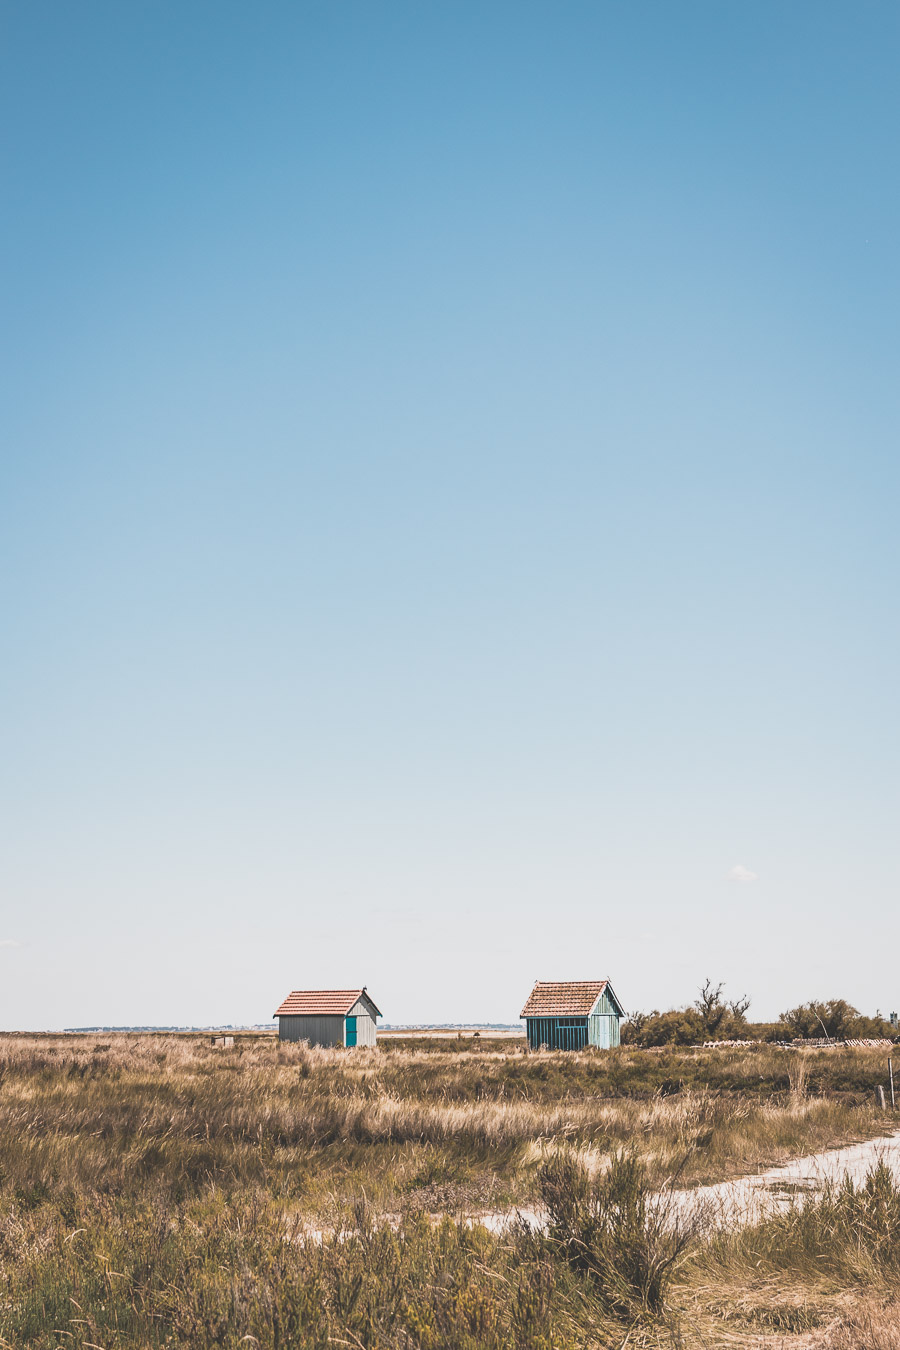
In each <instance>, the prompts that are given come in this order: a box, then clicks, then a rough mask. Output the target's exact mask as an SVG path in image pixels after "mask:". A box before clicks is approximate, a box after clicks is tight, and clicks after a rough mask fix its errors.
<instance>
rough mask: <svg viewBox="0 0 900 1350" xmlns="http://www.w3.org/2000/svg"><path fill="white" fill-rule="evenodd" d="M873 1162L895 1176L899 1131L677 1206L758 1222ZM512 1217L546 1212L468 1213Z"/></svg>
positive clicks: (899, 1163)
mask: <svg viewBox="0 0 900 1350" xmlns="http://www.w3.org/2000/svg"><path fill="white" fill-rule="evenodd" d="M878 1162H884V1163H885V1164H886V1165H887V1166H888V1167H889V1168H890V1169H891V1171H892V1172H893V1174H894V1176H895V1178H896V1179H897V1180H898V1182H900V1134H896V1135H893V1134H887V1135H882V1136H881V1137H879V1138H877V1139H867V1140H866V1141H865V1142H864V1143H862V1144H850V1145H848V1146H847V1147H845V1148H832V1149H827V1150H826V1151H825V1152H823V1153H811V1154H809V1155H807V1156H806V1157H804V1158H794V1159H792V1160H791V1161H790V1162H787V1163H784V1164H783V1165H782V1166H780V1167H771V1168H769V1169H768V1170H767V1171H765V1172H759V1173H758V1174H757V1175H755V1176H749V1177H738V1178H737V1179H736V1180H735V1181H720V1182H717V1183H716V1184H715V1185H714V1186H698V1187H697V1188H696V1189H694V1190H689V1191H676V1192H675V1193H674V1201H675V1206H676V1212H677V1213H678V1214H679V1215H680V1216H682V1217H684V1218H699V1219H702V1220H704V1222H706V1223H709V1224H711V1225H716V1226H724V1227H735V1226H736V1225H739V1224H750V1223H758V1222H759V1221H760V1220H761V1219H764V1218H766V1216H767V1215H770V1214H774V1213H777V1212H778V1211H779V1210H781V1209H785V1208H786V1207H787V1206H788V1205H789V1204H791V1203H793V1202H794V1201H795V1200H796V1199H797V1197H798V1196H803V1195H804V1194H815V1193H816V1191H817V1190H819V1189H820V1188H821V1187H822V1186H823V1185H824V1184H825V1182H829V1181H830V1182H840V1181H841V1180H842V1179H843V1177H844V1176H850V1177H852V1179H853V1180H854V1181H855V1182H857V1183H859V1182H861V1181H864V1180H865V1177H866V1173H867V1172H868V1171H869V1169H870V1168H871V1167H874V1166H875V1164H876V1163H878ZM516 1218H521V1219H524V1221H525V1222H526V1223H528V1224H529V1225H530V1226H531V1227H532V1228H543V1227H544V1226H545V1224H546V1222H547V1215H546V1212H545V1211H543V1210H542V1209H540V1208H522V1209H516V1210H498V1211H495V1212H494V1213H492V1214H482V1215H478V1216H473V1222H475V1223H481V1224H484V1226H485V1228H488V1229H490V1230H491V1232H494V1233H500V1232H503V1230H504V1229H506V1228H508V1227H509V1225H510V1224H511V1223H513V1222H514V1221H515V1220H516Z"/></svg>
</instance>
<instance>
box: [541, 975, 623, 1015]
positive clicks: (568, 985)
mask: <svg viewBox="0 0 900 1350" xmlns="http://www.w3.org/2000/svg"><path fill="white" fill-rule="evenodd" d="M608 983H609V981H608V980H555V981H554V980H538V981H537V983H536V984H535V986H534V988H533V989H532V991H531V994H530V995H529V998H528V1002H527V1003H526V1004H525V1007H524V1008H523V1009H522V1011H521V1013H520V1014H519V1016H520V1017H587V1016H588V1014H589V1013H590V1011H591V1008H593V1006H594V1004H595V1003H596V1002H597V999H598V998H599V997H600V995H601V994H602V993H603V991H604V989H605V988H606V986H607V984H608Z"/></svg>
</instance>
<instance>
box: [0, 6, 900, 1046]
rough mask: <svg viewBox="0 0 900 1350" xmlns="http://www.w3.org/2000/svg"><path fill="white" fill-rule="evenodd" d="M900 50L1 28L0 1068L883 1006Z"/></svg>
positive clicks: (893, 886) (898, 32)
mask: <svg viewBox="0 0 900 1350" xmlns="http://www.w3.org/2000/svg"><path fill="white" fill-rule="evenodd" d="M898 38H900V9H898V7H897V5H896V4H894V3H893V2H892V3H861V4H852V3H850V2H849V0H847V2H846V3H841V4H834V3H827V2H823V0H814V2H813V0H808V2H805V3H804V2H802V0H800V2H795V3H791V4H784V3H766V2H765V0H753V3H750V2H749V0H748V2H747V3H742V4H728V5H723V4H721V3H718V0H717V2H716V3H712V2H710V3H699V2H696V0H695V2H693V3H689V2H686V3H682V4H677V5H675V4H671V3H669V2H668V0H658V2H657V3H648V2H647V0H635V3H628V4H625V3H618V2H616V3H612V2H611V0H607V2H606V3H588V4H580V3H566V4H555V3H549V0H548V2H547V3H542V4H534V3H528V2H527V0H514V2H512V3H500V2H499V0H496V2H494V3H487V4H484V3H477V4H476V3H471V2H468V0H463V2H461V3H456V2H455V0H454V3H442V4H428V5H423V4H420V3H394V2H389V3H381V4H370V3H362V2H361V0H345V2H344V3H340V4H331V3H315V4H313V3H284V4H275V3H269V4H259V5H250V4H246V3H243V0H242V2H241V3H223V2H222V0H215V3H212V2H210V3H199V2H198V0H188V2H187V3H185V2H184V0H179V3H174V2H171V3H152V4H150V3H137V0H135V3H129V4H125V5H123V4H120V3H100V2H99V0H95V2H94V3H91V4H86V5H85V4H81V5H78V4H69V3H62V0H56V2H54V3H51V2H49V0H47V2H43V0H36V2H35V3H30V4H25V3H19V4H13V3H6V4H4V5H3V7H2V10H0V103H2V109H0V125H2V128H3V132H2V137H3V141H2V162H0V175H2V183H3V189H2V218H0V274H2V275H0V280H2V293H0V310H2V339H0V340H2V369H3V386H4V392H3V397H2V401H0V437H2V465H0V585H2V638H3V657H2V662H0V687H2V711H0V745H2V753H0V819H2V825H0V829H2V874H0V881H2V899H0V1027H5V1028H14V1027H26V1028H37V1027H46V1026H49V1027H56V1026H63V1025H84V1024H88V1023H95V1022H102V1023H139V1022H153V1023H180V1022H207V1021H217V1020H222V1021H227V1022H231V1021H251V1022H253V1021H259V1020H264V1019H267V1018H268V1017H269V1016H270V1014H271V1013H272V1010H273V1009H274V1007H275V1006H276V1005H277V1003H278V1002H279V1001H280V1000H281V998H282V997H283V996H284V994H285V993H286V992H287V991H288V990H289V989H291V988H297V987H316V986H328V985H333V984H336V985H353V984H356V983H367V984H368V985H369V987H370V989H371V990H372V992H373V994H374V995H375V997H376V999H377V1001H378V1002H379V1004H380V1006H381V1007H382V1009H383V1010H384V1012H385V1014H386V1016H387V1017H388V1019H389V1020H393V1021H408V1020H415V1019H425V1020H441V1019H449V1020H454V1021H456V1020H464V1019H467V1018H488V1019H491V1020H510V1019H514V1018H515V1017H516V1016H517V1014H518V1012H519V1010H520V1008H521V1006H522V1003H523V1001H524V998H525V996H526V994H527V992H528V990H529V988H530V986H531V983H532V981H533V980H534V979H535V978H545V979H554V978H589V977H594V976H609V977H611V978H612V980H613V983H614V985H615V986H616V988H617V990H618V992H619V994H620V996H621V998H622V1000H623V1002H624V1003H625V1005H626V1006H627V1007H629V1008H650V1007H653V1006H661V1007H666V1006H669V1005H671V1004H672V1003H678V1002H683V1001H687V1000H689V999H691V998H693V997H694V995H695V992H696V988H697V986H698V985H699V984H700V983H701V982H702V981H703V979H704V977H706V976H707V975H710V976H712V977H713V978H715V979H723V980H725V981H727V988H728V991H730V992H732V993H733V994H735V995H737V994H740V993H743V992H744V991H746V992H748V993H750V994H751V995H752V996H753V999H754V1002H753V1012H754V1013H756V1014H757V1015H758V1016H773V1015H775V1014H776V1013H777V1012H778V1011H779V1010H780V1009H782V1008H784V1007H788V1006H791V1005H792V1004H795V1003H797V1002H799V1001H801V1000H803V999H806V998H810V997H829V996H832V995H840V996H844V997H847V998H849V999H851V1000H852V1001H853V1002H856V1003H857V1004H858V1005H860V1006H861V1007H863V1008H865V1009H866V1010H868V1011H874V1008H875V1007H876V1006H880V1007H881V1008H882V1010H885V1011H887V1010H888V1009H889V1008H890V1007H894V1006H897V1005H898V1004H900V986H898V982H897V975H896V971H897V959H896V958H897V941H898V932H897V923H896V913H897V902H898V882H900V861H898V858H900V850H898V846H897V823H898V807H900V801H898V797H900V793H898V750H900V745H898V741H900V734H898V724H897V715H896V710H897V686H898V677H900V640H898V622H897V617H898V616H897V593H898V581H900V578H898V545H897V523H896V522H897V509H898V487H900V483H898V478H900V466H898V453H897V446H898V438H897V432H898V398H897V388H898V381H897V374H898V370H897V358H898V318H897V316H898V312H900V295H898V239H900V218H898V217H900V210H898V208H900V188H898V172H897V169H898V164H897V149H898V140H897V128H898V117H900V107H898V104H900V93H898V80H897V69H898V59H900V42H898ZM736 867H738V868H740V869H742V870H740V871H739V872H738V873H737V874H736V875H737V876H743V877H745V878H746V877H747V875H748V874H750V875H754V876H755V878H756V879H755V880H751V879H745V880H735V879H729V874H731V873H732V870H733V869H734V868H736Z"/></svg>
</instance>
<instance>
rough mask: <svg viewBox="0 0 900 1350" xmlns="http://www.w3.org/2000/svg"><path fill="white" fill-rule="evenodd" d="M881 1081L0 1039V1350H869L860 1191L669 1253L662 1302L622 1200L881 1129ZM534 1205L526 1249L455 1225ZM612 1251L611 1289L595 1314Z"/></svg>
mask: <svg viewBox="0 0 900 1350" xmlns="http://www.w3.org/2000/svg"><path fill="white" fill-rule="evenodd" d="M885 1077H886V1062H885V1055H884V1052H883V1051H876V1050H872V1051H867V1050H860V1049H857V1050H848V1051H839V1050H823V1051H803V1052H797V1051H791V1050H786V1049H779V1048H776V1047H753V1048H749V1049H744V1050H740V1049H727V1050H683V1051H676V1050H667V1051H637V1050H633V1051H629V1050H620V1051H613V1052H597V1051H585V1052H583V1053H578V1054H554V1053H549V1054H548V1053H538V1054H527V1053H525V1051H524V1049H523V1048H522V1047H521V1046H519V1045H512V1046H511V1044H510V1042H509V1041H508V1040H505V1041H497V1042H491V1041H490V1040H489V1039H488V1038H486V1037H481V1038H480V1040H472V1039H464V1040H461V1041H456V1042H453V1041H451V1042H448V1041H446V1040H437V1039H435V1038H427V1037H423V1038H421V1039H415V1040H408V1039H407V1040H403V1041H393V1042H386V1043H385V1044H384V1045H383V1046H382V1047H381V1048H379V1049H378V1050H377V1051H374V1052H372V1051H365V1050H358V1051H349V1052H347V1051H326V1050H310V1049H309V1048H307V1047H303V1046H283V1047H282V1046H279V1045H278V1043H277V1042H276V1041H275V1040H274V1039H273V1038H272V1037H269V1036H264V1035H259V1036H253V1035H247V1036H238V1038H237V1040H236V1044H235V1046H234V1047H233V1048H230V1049H214V1048H213V1047H212V1046H211V1045H210V1038H209V1037H204V1036H155V1035H149V1034H147V1035H128V1036H68V1037H67V1036H31V1037H25V1036H6V1037H0V1344H4V1345H7V1346H12V1347H16V1350H18V1348H19V1347H23V1346H35V1347H37V1346H40V1347H45V1346H46V1347H49V1346H54V1347H55V1346H63V1345H65V1346H70V1347H72V1346H75V1347H86V1348H89V1347H92V1346H93V1347H96V1346H100V1347H102V1348H103V1350H112V1347H116V1346H118V1347H145V1346H146V1347H151V1346H152V1347H156V1346H181V1345H184V1346H199V1347H206V1346H214V1345H216V1346H218V1345H223V1346H235V1347H236V1346H238V1345H251V1346H252V1345H254V1344H257V1345H260V1346H264V1347H273V1350H275V1348H276V1347H287V1346H295V1345H301V1346H307V1345H308V1346H326V1345H349V1346H357V1347H358V1346H365V1347H384V1348H385V1350H388V1348H389V1347H391V1348H392V1347H398V1348H399V1347H403V1348H404V1350H406V1348H407V1347H409V1348H410V1350H411V1348H412V1347H423V1350H425V1348H428V1347H435V1348H437V1347H448V1348H449V1347H451V1346H452V1347H465V1346H471V1347H473V1348H474V1347H479V1348H480V1347H488V1348H490V1347H492V1346H498V1347H499V1346H521V1347H536V1348H537V1347H550V1346H554V1347H557V1346H584V1345H597V1346H607V1345H609V1346H613V1345H616V1346H618V1345H621V1344H625V1343H626V1338H627V1344H628V1345H630V1346H635V1345H638V1344H641V1345H644V1344H647V1345H649V1344H654V1345H665V1346H670V1345H671V1346H676V1345H682V1346H693V1345H697V1346H700V1345H720V1344H721V1345H743V1344H746V1345H755V1344H759V1345H769V1344H771V1345H773V1346H774V1345H776V1344H777V1345H788V1344H792V1343H794V1342H796V1344H797V1345H800V1344H801V1343H802V1344H809V1345H812V1344H821V1345H823V1346H825V1345H828V1346H833V1347H834V1350H849V1347H850V1346H851V1345H852V1346H871V1347H872V1350H881V1347H885V1348H887V1347H893V1346H895V1345H896V1344H897V1342H896V1341H894V1340H890V1339H885V1337H887V1336H890V1335H893V1334H894V1333H893V1332H892V1331H891V1326H892V1325H893V1318H894V1312H893V1310H892V1309H893V1305H892V1303H891V1300H892V1299H893V1298H894V1289H895V1285H894V1269H895V1263H896V1262H900V1200H898V1197H897V1196H896V1195H895V1194H894V1191H893V1188H892V1187H891V1186H890V1184H889V1182H887V1183H886V1182H885V1179H884V1178H883V1177H882V1178H881V1179H880V1181H878V1182H877V1185H878V1186H880V1188H881V1189H880V1190H877V1188H876V1191H875V1192H873V1195H872V1196H871V1197H867V1196H866V1195H862V1196H860V1195H856V1194H854V1195H850V1196H848V1195H843V1196H840V1195H835V1196H832V1197H830V1198H829V1197H825V1198H824V1199H823V1201H822V1202H821V1204H820V1205H819V1206H814V1207H810V1208H809V1210H808V1211H807V1212H805V1213H804V1214H802V1215H801V1214H797V1215H795V1216H788V1218H786V1219H779V1220H771V1221H770V1222H769V1223H767V1224H765V1225H763V1226H762V1227H760V1228H757V1229H752V1230H745V1231H744V1232H742V1233H740V1234H732V1235H729V1236H728V1237H727V1238H724V1237H722V1236H721V1235H719V1236H712V1235H709V1234H691V1235H687V1237H688V1238H689V1240H687V1241H686V1243H685V1246H684V1249H683V1250H680V1251H679V1252H678V1253H677V1254H676V1256H675V1257H674V1258H673V1260H672V1262H671V1267H668V1266H667V1267H665V1269H666V1272H667V1273H666V1276H665V1280H664V1284H665V1291H664V1295H663V1296H662V1297H661V1298H660V1299H657V1298H656V1297H655V1296H652V1297H651V1296H650V1295H649V1294H648V1293H647V1289H648V1288H649V1285H646V1282H644V1283H642V1281H644V1275H642V1274H641V1271H642V1270H643V1269H644V1265H645V1264H646V1262H647V1260H649V1259H650V1258H651V1257H653V1259H656V1258H659V1260H662V1261H663V1262H664V1261H665V1259H667V1251H668V1249H667V1245H666V1244H667V1242H668V1240H669V1238H668V1237H667V1236H666V1232H660V1231H655V1230H654V1228H653V1223H652V1222H651V1220H652V1210H653V1201H652V1198H651V1199H649V1200H648V1197H652V1194H653V1193H654V1192H655V1191H657V1190H658V1189H659V1187H660V1186H663V1185H664V1184H665V1181H666V1179H667V1178H668V1177H669V1176H671V1175H672V1174H673V1172H675V1171H676V1170H677V1171H678V1177H679V1180H678V1184H679V1185H690V1184H693V1183H699V1182H707V1181H712V1180H718V1179H721V1178H724V1177H728V1176H733V1175H737V1174H740V1173H743V1172H747V1171H752V1170H756V1169H758V1168H761V1167H763V1166H766V1165H769V1164H771V1163H773V1162H777V1161H779V1160H781V1159H783V1158H786V1157H789V1156H793V1155H796V1154H798V1153H803V1152H813V1151H816V1150H819V1149H821V1148H824V1147H828V1146H830V1145H835V1144H838V1143H842V1142H847V1141H849V1140H855V1139H862V1138H865V1137H869V1136H872V1135H874V1134H877V1133H882V1132H884V1131H885V1129H886V1128H888V1127H889V1126H890V1123H891V1122H890V1121H889V1120H886V1118H885V1116H884V1114H883V1113H881V1112H879V1111H878V1110H877V1108H876V1105H875V1088H876V1086H877V1085H878V1084H879V1083H883V1082H884V1081H885ZM617 1169H618V1170H617ZM629 1169H630V1170H629ZM620 1173H621V1175H620ZM626 1174H627V1175H626ZM623 1176H624V1177H625V1181H622V1177H623ZM617 1177H618V1178H619V1181H616V1178H617ZM626 1182H627V1185H626ZM614 1183H615V1184H617V1185H619V1184H621V1185H625V1187H626V1189H625V1192H623V1194H624V1195H625V1199H624V1200H623V1199H622V1197H621V1196H620V1197H619V1198H618V1199H616V1200H615V1201H614V1203H613V1202H611V1200H610V1195H609V1193H608V1192H605V1191H604V1190H603V1188H604V1187H607V1188H608V1187H609V1186H610V1185H613V1184H614ZM873 1184H874V1183H873ZM554 1188H555V1189H554ZM629 1188H630V1189H629ZM538 1197H542V1198H543V1199H544V1201H545V1203H547V1202H549V1201H552V1205H551V1207H553V1206H555V1210H554V1212H555V1213H557V1216H558V1223H557V1224H556V1226H555V1228H554V1230H553V1233H552V1234H548V1235H541V1236H536V1235H534V1234H529V1233H527V1232H524V1231H513V1232H512V1233H510V1234H508V1235H507V1236H505V1237H503V1238H498V1237H494V1236H491V1235H490V1234H489V1233H487V1232H486V1231H485V1230H484V1229H481V1228H479V1227H478V1226H477V1224H476V1225H474V1226H473V1225H472V1224H471V1222H467V1221H466V1220H470V1219H471V1218H472V1216H476V1217H477V1215H478V1214H479V1213H480V1212H485V1211H487V1210H491V1209H498V1208H502V1207H504V1206H506V1205H510V1204H514V1203H526V1202H529V1201H533V1200H535V1199H536V1198H538ZM548 1197H549V1201H548ZM567 1197H568V1198H567ZM573 1197H574V1198H573ZM648 1205H649V1207H650V1208H649V1211H648V1208H647V1206H648ZM642 1206H643V1209H642ZM829 1206H830V1207H829ZM867 1206H868V1208H867ZM613 1213H615V1214H618V1215H619V1216H620V1220H621V1225H620V1230H617V1232H616V1233H614V1234H612V1235H610V1233H609V1232H607V1230H606V1228H605V1227H604V1225H605V1224H607V1223H608V1215H609V1214H613ZM648 1214H649V1218H648ZM604 1216H607V1217H604ZM622 1216H624V1217H622ZM791 1224H793V1227H791ZM313 1229H319V1230H323V1231H324V1232H325V1233H326V1237H325V1240H324V1241H322V1240H314V1239H312V1238H311V1237H310V1233H311V1231H312V1230H313ZM895 1229H896V1231H895ZM610 1242H614V1246H615V1249H616V1250H617V1251H618V1250H620V1249H622V1250H625V1249H627V1250H629V1251H632V1252H633V1266H634V1272H635V1274H634V1279H633V1280H632V1281H631V1284H628V1287H627V1288H625V1289H624V1292H623V1290H622V1289H620V1290H619V1292H618V1293H617V1294H616V1296H615V1297H613V1296H612V1294H611V1293H610V1287H608V1286H610V1281H611V1275H610V1271H611V1269H612V1266H611V1265H610V1263H609V1262H608V1261H607V1260H606V1257H605V1256H604V1255H603V1253H604V1252H607V1254H608V1248H609V1243H610ZM604 1244H606V1245H604ZM585 1253H588V1254H589V1256H590V1259H588V1257H586V1256H585ZM654 1253H655V1256H654ZM604 1261H606V1264H604ZM898 1269H900V1266H898ZM617 1278H618V1276H617ZM626 1284H627V1281H626ZM866 1327H869V1330H866V1329H865V1328H866ZM860 1328H862V1330H860ZM785 1337H790V1338H793V1339H792V1340H786V1339H785ZM810 1337H813V1339H812V1340H811V1339H810ZM854 1337H855V1338H856V1339H854ZM879 1337H880V1338H881V1339H878V1338H879ZM798 1338H799V1339H798ZM804 1338H805V1339H804ZM815 1338H818V1339H815ZM866 1338H868V1339H866Z"/></svg>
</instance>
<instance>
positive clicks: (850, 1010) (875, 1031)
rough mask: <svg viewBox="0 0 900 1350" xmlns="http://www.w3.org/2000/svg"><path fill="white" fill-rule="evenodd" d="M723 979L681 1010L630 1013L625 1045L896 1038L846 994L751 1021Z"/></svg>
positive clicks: (746, 1003) (890, 1028)
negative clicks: (769, 1018) (726, 992)
mask: <svg viewBox="0 0 900 1350" xmlns="http://www.w3.org/2000/svg"><path fill="white" fill-rule="evenodd" d="M724 989H725V985H724V983H721V982H720V983H719V984H713V982H712V980H707V981H706V982H705V984H704V985H703V987H702V989H701V990H700V991H699V997H698V998H697V999H695V1000H694V1002H693V1003H690V1004H688V1005H687V1006H686V1007H683V1008H670V1009H669V1011H668V1012H660V1011H659V1010H658V1009H654V1010H653V1012H649V1013H643V1012H637V1013H631V1014H630V1016H629V1017H628V1018H626V1019H625V1021H623V1023H622V1028H621V1034H622V1044H623V1045H637V1046H642V1047H644V1048H647V1047H650V1046H660V1045H702V1044H703V1043H704V1041H752V1040H757V1041H791V1040H795V1039H796V1038H797V1037H802V1038H803V1039H804V1040H816V1039H820V1038H825V1037H828V1038H829V1039H831V1040H839V1041H842V1040H851V1039H855V1038H859V1039H863V1038H876V1037H889V1038H890V1039H892V1040H893V1039H894V1038H896V1037H897V1035H898V1032H897V1028H896V1027H894V1026H892V1025H891V1023H890V1021H888V1019H887V1018H885V1017H882V1015H881V1013H880V1012H877V1013H876V1014H875V1016H874V1017H866V1016H865V1015H864V1014H863V1013H861V1012H859V1010H858V1009H856V1008H854V1007H853V1006H852V1004H850V1003H848V1002H847V1000H846V999H844V998H831V999H827V1000H826V1001H825V1002H819V1001H817V1000H815V999H811V1000H810V1002H809V1003H801V1004H800V1006H799V1007H797V1008H789V1009H788V1010H787V1011H786V1012H783V1013H782V1014H781V1016H780V1017H779V1019H778V1021H777V1022H750V1021H749V1020H748V1018H747V1011H748V1009H749V1007H750V999H749V997H748V996H747V995H746V994H744V995H742V996H741V997H740V998H736V999H728V998H725V997H724V995H723V991H724Z"/></svg>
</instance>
